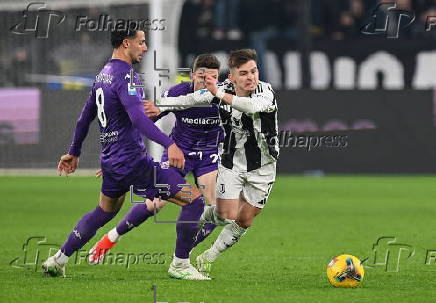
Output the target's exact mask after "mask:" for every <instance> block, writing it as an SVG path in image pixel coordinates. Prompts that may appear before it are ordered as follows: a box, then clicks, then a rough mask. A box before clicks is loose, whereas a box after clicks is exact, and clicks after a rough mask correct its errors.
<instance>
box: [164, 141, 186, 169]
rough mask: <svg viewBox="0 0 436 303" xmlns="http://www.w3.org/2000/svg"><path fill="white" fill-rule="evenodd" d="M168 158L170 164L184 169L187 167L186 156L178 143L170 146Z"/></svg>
mask: <svg viewBox="0 0 436 303" xmlns="http://www.w3.org/2000/svg"><path fill="white" fill-rule="evenodd" d="M168 160H169V164H170V166H173V167H177V168H180V169H183V168H184V167H185V156H184V155H183V152H182V150H181V149H180V148H178V147H177V145H176V143H173V144H171V145H170V146H169V147H168Z"/></svg>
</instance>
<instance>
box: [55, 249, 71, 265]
mask: <svg viewBox="0 0 436 303" xmlns="http://www.w3.org/2000/svg"><path fill="white" fill-rule="evenodd" d="M54 257H55V259H56V262H57V263H58V264H59V265H65V264H66V263H67V262H68V259H69V257H67V256H66V255H64V253H63V252H61V250H60V249H59V250H58V251H57V252H56V253H55V255H54Z"/></svg>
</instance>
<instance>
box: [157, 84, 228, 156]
mask: <svg viewBox="0 0 436 303" xmlns="http://www.w3.org/2000/svg"><path fill="white" fill-rule="evenodd" d="M193 92H194V84H193V83H192V82H183V83H180V84H177V85H175V86H173V87H171V88H170V89H169V90H168V91H166V92H165V93H164V96H166V97H178V96H181V95H187V94H190V93H193ZM173 113H174V115H175V116H176V124H175V126H174V128H173V130H172V132H171V135H170V136H171V137H172V138H173V139H174V141H175V142H176V144H177V146H179V147H180V148H182V149H183V150H188V151H189V150H208V151H211V150H217V149H218V145H219V143H220V142H222V141H223V138H224V133H223V130H222V128H221V122H220V117H219V111H218V107H217V106H216V105H212V106H207V107H191V108H187V109H184V110H175V111H173Z"/></svg>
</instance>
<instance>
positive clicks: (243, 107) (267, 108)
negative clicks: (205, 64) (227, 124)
mask: <svg viewBox="0 0 436 303" xmlns="http://www.w3.org/2000/svg"><path fill="white" fill-rule="evenodd" d="M206 87H207V89H208V90H209V91H210V92H211V94H212V95H213V96H216V97H217V98H218V99H221V100H222V101H223V102H224V103H227V104H229V105H231V106H232V107H233V108H235V109H237V110H239V111H241V112H243V113H247V114H254V113H260V112H272V111H274V110H275V109H276V106H275V103H274V93H273V91H272V90H269V89H268V90H265V91H264V92H262V93H258V94H253V95H252V96H251V97H238V96H235V95H232V94H228V93H225V92H224V91H222V90H219V89H218V86H217V84H216V79H214V78H212V77H208V76H206Z"/></svg>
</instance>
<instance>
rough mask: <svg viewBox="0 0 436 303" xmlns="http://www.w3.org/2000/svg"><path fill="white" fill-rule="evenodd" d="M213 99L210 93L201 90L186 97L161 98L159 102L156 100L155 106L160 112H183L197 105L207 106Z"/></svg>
mask: <svg viewBox="0 0 436 303" xmlns="http://www.w3.org/2000/svg"><path fill="white" fill-rule="evenodd" d="M213 98H214V96H213V95H212V94H211V93H210V92H208V91H207V90H205V89H201V90H197V91H195V92H193V93H191V94H187V95H182V96H177V97H170V96H167V97H163V98H161V99H160V100H156V103H155V105H156V106H158V107H159V108H160V110H161V111H164V110H170V111H173V110H184V109H187V108H189V107H194V106H198V105H208V104H210V102H211V101H212V99H213Z"/></svg>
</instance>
